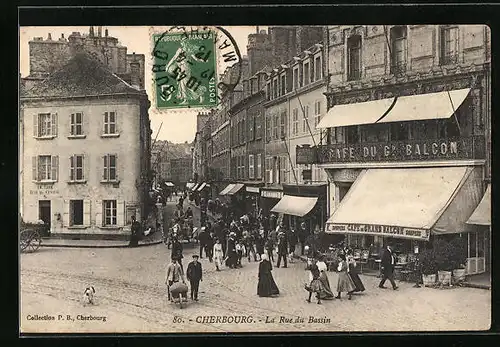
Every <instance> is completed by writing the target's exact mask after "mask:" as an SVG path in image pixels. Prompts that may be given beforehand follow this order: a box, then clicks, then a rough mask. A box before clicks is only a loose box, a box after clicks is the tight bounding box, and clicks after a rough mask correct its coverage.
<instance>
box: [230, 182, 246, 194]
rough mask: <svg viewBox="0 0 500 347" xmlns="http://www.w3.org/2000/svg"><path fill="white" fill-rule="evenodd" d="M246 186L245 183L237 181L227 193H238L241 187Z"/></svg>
mask: <svg viewBox="0 0 500 347" xmlns="http://www.w3.org/2000/svg"><path fill="white" fill-rule="evenodd" d="M244 186H245V185H244V184H242V183H235V184H234V187H233V188H231V190H229V191H228V192H227V195H234V194H236V193H238V192H239V191H240V190H241V188H243V187H244Z"/></svg>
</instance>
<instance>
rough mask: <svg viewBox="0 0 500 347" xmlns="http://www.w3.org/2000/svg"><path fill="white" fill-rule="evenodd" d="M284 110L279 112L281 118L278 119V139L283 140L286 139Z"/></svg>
mask: <svg viewBox="0 0 500 347" xmlns="http://www.w3.org/2000/svg"><path fill="white" fill-rule="evenodd" d="M286 118H287V115H286V110H283V111H281V117H280V138H282V139H283V138H285V137H286V123H287V122H286Z"/></svg>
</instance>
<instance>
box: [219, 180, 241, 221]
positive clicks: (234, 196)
mask: <svg viewBox="0 0 500 347" xmlns="http://www.w3.org/2000/svg"><path fill="white" fill-rule="evenodd" d="M244 188H245V185H244V184H243V183H229V184H228V185H227V186H226V187H225V188H224V189H223V190H221V191H220V193H219V196H220V197H221V198H222V199H223V200H224V202H225V203H226V204H227V205H228V206H229V209H230V210H231V212H232V213H234V214H235V215H236V216H241V215H243V214H244V213H245V195H244V191H245V189H244Z"/></svg>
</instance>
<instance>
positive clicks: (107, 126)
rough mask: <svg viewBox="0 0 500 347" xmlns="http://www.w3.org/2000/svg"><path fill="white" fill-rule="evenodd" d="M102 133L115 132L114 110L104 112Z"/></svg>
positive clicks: (109, 133) (111, 133) (110, 133)
mask: <svg viewBox="0 0 500 347" xmlns="http://www.w3.org/2000/svg"><path fill="white" fill-rule="evenodd" d="M104 134H105V135H113V134H117V128H116V113H115V112H104Z"/></svg>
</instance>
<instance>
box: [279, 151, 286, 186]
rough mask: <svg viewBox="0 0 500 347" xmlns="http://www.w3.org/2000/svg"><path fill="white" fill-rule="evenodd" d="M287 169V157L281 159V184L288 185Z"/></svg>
mask: <svg viewBox="0 0 500 347" xmlns="http://www.w3.org/2000/svg"><path fill="white" fill-rule="evenodd" d="M287 169H288V158H287V157H286V156H282V157H280V160H279V170H280V172H279V180H280V183H286V182H287V181H288V180H287V177H286V176H287Z"/></svg>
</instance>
